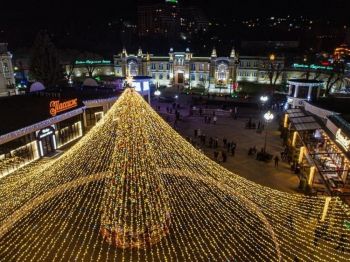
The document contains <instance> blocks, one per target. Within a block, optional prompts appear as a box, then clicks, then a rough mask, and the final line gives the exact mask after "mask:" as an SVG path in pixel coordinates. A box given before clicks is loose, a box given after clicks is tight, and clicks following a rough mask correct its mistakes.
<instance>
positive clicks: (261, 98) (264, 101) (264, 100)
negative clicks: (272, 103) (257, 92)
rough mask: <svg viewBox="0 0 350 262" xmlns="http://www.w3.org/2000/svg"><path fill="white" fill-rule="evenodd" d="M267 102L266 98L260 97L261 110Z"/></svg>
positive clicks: (267, 98)
mask: <svg viewBox="0 0 350 262" xmlns="http://www.w3.org/2000/svg"><path fill="white" fill-rule="evenodd" d="M268 100H269V97H268V96H261V97H260V102H261V108H262V109H263V108H264V106H265V103H266V102H267V101H268Z"/></svg>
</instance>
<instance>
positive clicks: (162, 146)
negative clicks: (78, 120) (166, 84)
mask: <svg viewBox="0 0 350 262" xmlns="http://www.w3.org/2000/svg"><path fill="white" fill-rule="evenodd" d="M262 175H263V174H262ZM348 221H350V210H349V207H348V206H347V205H345V204H344V203H343V202H342V201H341V200H340V199H339V198H328V197H308V196H302V195H296V194H289V193H283V192H279V191H277V190H273V189H270V188H267V187H263V186H261V185H258V184H256V183H253V182H251V181H248V180H246V179H244V178H242V177H240V176H239V175H236V174H234V173H232V172H229V171H228V170H226V169H225V168H223V167H222V166H220V165H219V164H217V163H216V162H214V161H212V160H210V159H209V158H207V157H206V156H205V155H203V154H202V153H201V152H199V151H198V150H197V149H195V148H194V147H193V146H192V145H191V144H189V143H188V142H187V141H186V140H185V139H183V138H182V137H181V136H180V135H179V134H177V133H176V132H175V131H174V130H173V129H172V128H171V127H170V126H169V125H168V124H167V123H166V122H165V121H163V119H162V118H161V117H160V116H159V115H158V114H157V113H156V112H155V111H153V109H152V108H151V107H150V106H149V105H148V104H147V103H146V102H145V101H144V99H143V98H142V97H141V96H140V95H139V94H138V93H137V92H136V91H134V90H133V89H130V88H128V89H126V90H125V92H124V93H123V94H122V96H121V97H120V98H119V99H118V101H117V102H116V103H115V105H114V106H113V107H112V108H111V109H110V111H109V112H108V113H107V114H106V116H105V117H104V118H103V119H102V120H100V121H99V122H98V123H97V125H96V126H95V127H94V128H93V129H92V130H90V131H89V132H88V133H87V135H86V136H84V137H83V138H82V139H81V140H80V141H79V142H78V143H77V144H76V145H74V146H73V147H72V148H71V149H70V150H68V151H67V152H66V153H65V154H63V155H62V156H61V157H59V158H57V159H54V160H51V161H46V162H44V161H38V162H35V163H32V164H30V165H28V166H27V167H24V168H22V169H21V170H19V171H18V172H16V173H14V174H11V175H9V176H7V177H5V178H3V179H1V180H0V261H72V260H79V261H295V259H296V258H298V259H299V261H327V262H328V261H349V260H350V244H349V242H350V231H349V229H348V227H349V225H350V222H348Z"/></svg>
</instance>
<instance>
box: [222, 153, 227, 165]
mask: <svg viewBox="0 0 350 262" xmlns="http://www.w3.org/2000/svg"><path fill="white" fill-rule="evenodd" d="M221 156H222V162H223V163H225V162H226V160H227V155H226V153H225V151H224V150H222V151H221Z"/></svg>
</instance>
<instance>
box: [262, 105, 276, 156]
mask: <svg viewBox="0 0 350 262" xmlns="http://www.w3.org/2000/svg"><path fill="white" fill-rule="evenodd" d="M273 117H274V115H273V114H272V113H271V112H270V111H267V112H266V113H265V114H264V118H265V121H266V129H265V143H264V153H266V141H267V127H268V124H269V123H270V122H271V121H272V120H273Z"/></svg>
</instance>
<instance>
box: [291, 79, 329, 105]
mask: <svg viewBox="0 0 350 262" xmlns="http://www.w3.org/2000/svg"><path fill="white" fill-rule="evenodd" d="M287 84H288V104H289V105H290V106H291V107H293V108H295V107H303V106H304V105H305V101H315V100H317V99H318V98H319V97H320V94H321V89H322V88H323V85H324V83H323V81H319V80H306V79H290V80H288V82H287Z"/></svg>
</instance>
